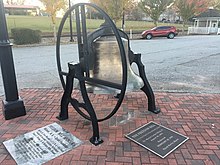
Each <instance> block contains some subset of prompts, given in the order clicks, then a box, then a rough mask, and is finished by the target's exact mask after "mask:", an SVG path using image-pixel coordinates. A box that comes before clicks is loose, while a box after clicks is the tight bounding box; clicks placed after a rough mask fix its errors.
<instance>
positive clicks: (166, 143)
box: [125, 122, 189, 158]
mask: <svg viewBox="0 0 220 165" xmlns="http://www.w3.org/2000/svg"><path fill="white" fill-rule="evenodd" d="M125 136H126V137H127V138H128V139H130V140H132V141H134V142H135V143H137V144H139V145H140V146H142V147H144V148H146V149H148V150H150V151H151V152H153V153H154V154H156V155H158V156H160V157H161V158H165V157H166V156H167V155H169V154H170V153H171V152H173V151H174V150H175V149H176V148H178V147H179V146H180V145H182V144H183V143H184V142H186V141H187V140H188V139H189V138H188V137H186V136H184V135H182V134H180V133H178V132H176V131H173V130H171V129H169V128H166V127H164V126H162V125H159V124H157V123H154V122H150V123H148V124H145V125H144V126H142V127H140V128H138V129H136V130H135V131H133V132H131V133H129V134H127V135H125Z"/></svg>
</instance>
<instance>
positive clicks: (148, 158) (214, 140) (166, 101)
mask: <svg viewBox="0 0 220 165" xmlns="http://www.w3.org/2000/svg"><path fill="white" fill-rule="evenodd" d="M155 95H156V101H157V106H158V107H160V108H161V113H160V114H158V115H155V114H152V113H149V112H147V111H146V109H147V101H146V97H145V95H144V93H142V92H135V93H129V94H127V95H126V97H125V99H124V101H123V103H122V106H121V107H120V109H119V111H118V113H117V114H116V116H115V117H114V120H112V119H109V120H107V121H105V122H101V123H100V133H101V137H102V138H103V140H104V143H103V144H101V145H100V146H93V145H91V143H89V141H88V139H89V138H90V137H91V136H92V127H91V125H90V124H88V122H86V121H85V120H84V119H83V118H82V117H81V116H80V115H79V114H78V113H76V112H75V111H74V110H73V108H72V107H69V112H70V113H69V119H68V120H66V121H62V122H61V121H58V120H57V119H56V116H57V115H58V113H59V106H60V99H61V96H62V90H61V88H50V89H49V88H46V89H35V88H30V89H22V90H21V91H20V96H22V98H23V99H24V102H25V106H26V110H27V115H26V116H23V117H19V118H16V119H13V120H8V121H6V120H4V117H3V114H2V111H0V119H1V120H0V126H1V129H0V141H1V144H0V164H2V165H6V164H10V165H13V164H16V163H15V161H14V160H13V158H12V157H11V156H10V155H9V153H8V152H7V151H6V149H5V147H4V146H3V144H2V142H3V141H5V140H8V139H11V138H15V137H16V136H18V135H21V134H24V133H27V132H30V131H32V130H35V129H37V128H40V127H43V126H45V125H47V124H51V123H53V122H57V123H58V124H60V125H61V126H62V127H63V128H65V129H66V130H68V131H69V132H71V133H72V134H73V135H75V136H76V137H78V138H79V139H80V140H82V141H83V142H84V143H83V144H82V145H81V146H79V147H78V148H76V149H73V150H72V151H70V152H67V153H66V154H64V155H62V156H60V157H57V158H55V159H54V160H51V161H49V162H48V163H46V164H47V165H58V164H63V165H65V164H71V165H72V164H73V165H77V164H79V165H84V164H85V165H92V164H98V165H135V164H136V165H140V164H143V165H149V164H154V165H159V164H170V165H175V164H181V165H182V164H192V165H203V164H206V165H219V164H220V129H219V128H220V120H219V119H220V94H187V93H164V92H157V93H156V94H155ZM73 96H74V97H75V98H77V99H79V98H80V95H79V93H78V92H74V94H73ZM91 98H93V99H92V102H93V103H94V107H95V109H96V110H97V113H98V115H99V116H103V115H104V113H106V111H109V110H110V109H111V107H113V106H114V103H115V100H114V98H113V97H112V96H108V97H105V96H102V95H97V96H94V97H91ZM107 103H108V104H107ZM128 111H129V112H133V113H132V114H133V115H132V116H130V117H129V118H124V116H126V115H125V114H127V113H128ZM150 121H154V122H156V123H158V124H162V125H163V126H166V127H168V128H170V129H172V130H175V131H177V132H179V133H182V134H183V135H186V136H188V137H189V140H188V141H187V142H186V143H184V144H183V145H181V146H180V147H179V148H177V149H176V150H175V151H174V152H172V153H171V154H170V155H168V156H167V157H166V158H165V159H161V158H160V157H158V156H156V155H155V154H153V153H151V152H150V151H148V150H146V149H144V148H142V147H140V146H138V145H137V144H135V143H133V142H131V141H130V140H128V139H126V138H125V137H124V134H127V133H129V132H131V131H133V130H135V129H136V128H138V127H140V126H142V125H144V124H146V123H148V122H150Z"/></svg>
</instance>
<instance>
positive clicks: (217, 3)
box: [210, 0, 220, 10]
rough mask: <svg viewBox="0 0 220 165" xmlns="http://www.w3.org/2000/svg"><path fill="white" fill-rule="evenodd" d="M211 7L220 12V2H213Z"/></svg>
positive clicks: (216, 0) (213, 0)
mask: <svg viewBox="0 0 220 165" xmlns="http://www.w3.org/2000/svg"><path fill="white" fill-rule="evenodd" d="M210 6H211V7H213V8H214V9H218V10H220V0H211V1H210Z"/></svg>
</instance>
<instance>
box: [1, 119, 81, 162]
mask: <svg viewBox="0 0 220 165" xmlns="http://www.w3.org/2000/svg"><path fill="white" fill-rule="evenodd" d="M3 144H4V146H5V147H6V149H7V150H8V152H9V153H10V154H11V156H12V157H13V158H14V160H15V161H16V163H17V164H18V165H19V164H22V165H23V164H24V165H25V164H38V165H39V164H43V163H45V162H47V161H49V160H51V159H54V158H55V157H57V156H60V155H62V154H64V153H65V152H67V151H70V150H71V149H73V148H76V147H78V146H79V145H80V144H82V141H80V140H79V139H78V138H76V137H75V136H73V135H72V134H70V133H69V132H67V131H66V130H64V129H63V128H62V127H61V126H60V125H58V124H57V123H53V124H50V125H47V126H45V127H42V128H39V129H37V130H34V131H31V132H29V133H26V134H24V135H20V136H17V137H16V138H14V139H10V140H7V141H5V142H3Z"/></svg>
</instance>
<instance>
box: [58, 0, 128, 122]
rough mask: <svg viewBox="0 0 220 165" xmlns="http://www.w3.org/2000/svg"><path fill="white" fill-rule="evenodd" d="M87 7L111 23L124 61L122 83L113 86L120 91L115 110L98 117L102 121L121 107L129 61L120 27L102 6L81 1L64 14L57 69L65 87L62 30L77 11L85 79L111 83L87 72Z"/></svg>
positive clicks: (80, 104) (87, 117) (85, 115)
mask: <svg viewBox="0 0 220 165" xmlns="http://www.w3.org/2000/svg"><path fill="white" fill-rule="evenodd" d="M86 7H91V8H93V9H95V10H96V11H98V12H99V13H100V14H101V15H102V16H103V18H104V20H105V21H106V22H108V24H109V25H110V27H111V29H112V31H113V33H114V36H115V37H116V40H117V43H118V47H119V50H120V56H121V62H122V83H121V84H115V85H114V84H113V85H112V86H111V87H112V88H116V89H118V90H119V91H120V95H119V98H118V101H117V103H116V105H115V107H114V108H113V110H112V111H111V112H110V113H109V114H108V115H107V116H106V117H104V118H100V119H98V122H100V121H104V120H107V119H109V118H110V117H112V116H113V115H114V114H115V113H116V112H117V110H118V109H119V107H120V105H121V103H122V101H123V98H124V95H125V90H126V85H127V62H126V55H125V50H124V47H123V43H122V39H121V37H120V34H119V32H118V29H117V28H116V26H115V24H114V23H113V21H112V20H111V19H110V17H109V16H108V15H107V14H106V13H105V12H104V11H103V10H102V9H101V8H99V7H98V6H96V5H94V4H90V3H79V4H76V5H74V6H72V7H71V8H70V9H69V10H68V11H67V12H66V13H65V15H64V16H63V19H62V20H61V23H60V26H59V30H58V35H57V43H56V60H57V69H58V73H59V77H60V81H61V84H62V86H63V88H64V89H65V87H66V83H65V81H64V77H65V76H66V75H67V74H68V73H67V72H65V71H64V70H63V68H62V65H61V53H60V40H61V34H62V30H63V27H64V24H65V22H66V20H67V18H68V16H69V15H70V14H71V13H72V12H75V15H76V29H77V42H78V52H79V61H80V64H81V58H84V60H83V62H82V65H84V64H85V67H84V68H83V70H84V72H85V75H86V77H85V81H87V82H89V81H91V82H92V83H94V82H95V83H102V84H101V85H104V86H105V85H106V86H108V84H110V83H108V82H102V81H101V82H100V80H99V81H96V80H94V79H92V78H90V77H89V75H88V74H87V72H88V68H87V65H88V64H89V57H88V55H89V53H88V52H89V51H88V43H87V28H86V17H85V11H86V10H85V8H86ZM70 62H71V59H70ZM111 84H112V83H111ZM81 92H82V91H81ZM89 101H90V100H89ZM70 102H71V104H72V105H73V104H74V102H75V99H72V100H71V101H70ZM78 106H79V107H80V108H84V109H85V108H86V107H85V104H84V103H79V104H78ZM74 108H75V109H76V111H77V112H78V113H79V114H80V115H81V116H83V117H84V118H86V119H88V120H91V118H90V117H89V116H88V115H87V114H85V113H84V112H83V111H81V110H80V108H76V107H74Z"/></svg>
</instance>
